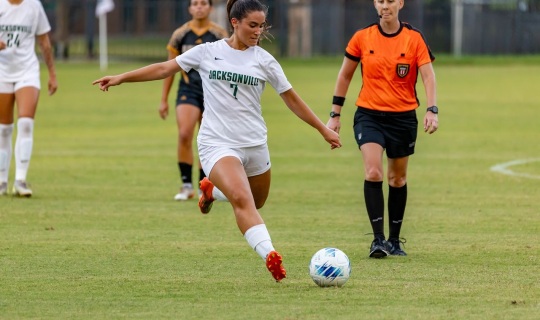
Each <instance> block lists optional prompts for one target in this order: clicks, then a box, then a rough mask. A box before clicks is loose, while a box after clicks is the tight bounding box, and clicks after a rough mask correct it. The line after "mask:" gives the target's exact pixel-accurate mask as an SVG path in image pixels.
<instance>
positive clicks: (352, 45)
mask: <svg viewBox="0 0 540 320" xmlns="http://www.w3.org/2000/svg"><path fill="white" fill-rule="evenodd" d="M360 39H361V35H360V31H357V32H356V33H355V34H354V35H353V37H352V38H351V40H349V43H348V44H347V48H346V49H345V56H346V57H347V58H349V59H351V60H354V61H360V57H362V49H361V48H362V47H361V45H360V44H361V43H360Z"/></svg>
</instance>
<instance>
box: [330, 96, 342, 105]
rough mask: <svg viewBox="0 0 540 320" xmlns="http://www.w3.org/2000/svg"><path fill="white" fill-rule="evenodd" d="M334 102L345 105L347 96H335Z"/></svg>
mask: <svg viewBox="0 0 540 320" xmlns="http://www.w3.org/2000/svg"><path fill="white" fill-rule="evenodd" d="M332 104H335V105H336V106H341V107H343V105H344V104H345V97H337V96H334V98H333V99H332Z"/></svg>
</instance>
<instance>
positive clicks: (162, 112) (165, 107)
mask: <svg viewBox="0 0 540 320" xmlns="http://www.w3.org/2000/svg"><path fill="white" fill-rule="evenodd" d="M158 111H159V116H160V117H161V119H163V120H165V119H167V116H168V115H169V104H168V103H167V102H163V101H162V102H161V104H160V105H159V110H158Z"/></svg>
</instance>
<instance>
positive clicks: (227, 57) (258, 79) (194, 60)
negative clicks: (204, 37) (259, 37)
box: [176, 39, 292, 147]
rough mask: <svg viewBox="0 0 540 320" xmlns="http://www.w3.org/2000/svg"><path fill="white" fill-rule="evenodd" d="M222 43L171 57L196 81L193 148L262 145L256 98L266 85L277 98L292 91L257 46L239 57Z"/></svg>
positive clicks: (264, 135)
mask: <svg viewBox="0 0 540 320" xmlns="http://www.w3.org/2000/svg"><path fill="white" fill-rule="evenodd" d="M226 40H227V39H222V40H218V41H215V42H209V43H203V44H200V45H198V46H196V47H194V48H192V49H190V50H188V51H186V52H185V53H183V54H181V55H179V56H178V57H176V62H177V63H178V65H179V66H180V67H181V68H182V69H183V70H184V71H186V72H188V71H190V70H191V69H195V70H197V71H198V72H199V74H200V75H201V79H202V83H203V92H204V113H203V121H202V125H201V128H200V130H199V135H198V137H197V142H198V143H200V144H205V145H211V146H226V147H251V146H257V145H262V144H264V143H266V141H267V129H266V123H265V122H264V119H263V117H262V110H261V95H262V92H263V90H264V87H265V84H266V82H269V83H270V85H271V86H272V87H273V88H274V89H275V90H276V91H277V92H278V93H279V94H280V93H283V92H285V91H287V90H289V89H291V88H292V86H291V84H290V83H289V81H288V80H287V77H286V76H285V74H284V72H283V69H282V68H281V66H280V65H279V63H278V62H277V61H276V59H275V58H274V57H273V56H272V55H271V54H269V53H268V52H267V51H265V50H264V49H263V48H261V47H259V46H255V47H249V48H248V49H246V50H244V51H241V50H235V49H233V48H231V47H230V46H229V45H228V44H227V42H226Z"/></svg>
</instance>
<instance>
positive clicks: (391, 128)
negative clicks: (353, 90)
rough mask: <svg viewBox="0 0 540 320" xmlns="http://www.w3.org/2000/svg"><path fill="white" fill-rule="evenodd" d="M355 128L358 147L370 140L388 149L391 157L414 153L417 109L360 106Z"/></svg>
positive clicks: (355, 118) (356, 115)
mask: <svg viewBox="0 0 540 320" xmlns="http://www.w3.org/2000/svg"><path fill="white" fill-rule="evenodd" d="M353 128H354V136H355V139H356V142H357V143H358V147H361V146H362V145H363V144H364V143H368V142H374V143H377V144H379V145H380V146H382V147H383V148H384V149H386V155H387V156H388V158H391V159H394V158H402V157H407V156H410V155H411V154H413V153H414V147H415V144H416V137H417V135H418V119H417V118H416V110H412V111H405V112H382V111H376V110H371V109H366V108H362V107H358V110H356V113H355V114H354V125H353Z"/></svg>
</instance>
